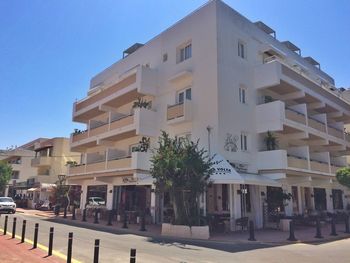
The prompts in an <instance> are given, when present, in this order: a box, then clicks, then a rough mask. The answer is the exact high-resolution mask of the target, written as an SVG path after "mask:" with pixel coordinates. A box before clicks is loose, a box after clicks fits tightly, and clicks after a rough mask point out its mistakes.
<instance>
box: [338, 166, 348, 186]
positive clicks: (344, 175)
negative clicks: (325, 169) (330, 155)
mask: <svg viewBox="0 0 350 263" xmlns="http://www.w3.org/2000/svg"><path fill="white" fill-rule="evenodd" d="M336 177H337V180H338V182H339V183H340V184H341V185H344V186H346V187H348V188H350V168H349V167H344V168H341V169H339V170H338V171H337V172H336Z"/></svg>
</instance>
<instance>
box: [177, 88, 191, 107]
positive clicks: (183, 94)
mask: <svg viewBox="0 0 350 263" xmlns="http://www.w3.org/2000/svg"><path fill="white" fill-rule="evenodd" d="M185 99H186V100H191V99H192V90H191V88H187V89H185V90H181V91H179V93H178V94H177V103H179V104H181V103H184V101H185Z"/></svg>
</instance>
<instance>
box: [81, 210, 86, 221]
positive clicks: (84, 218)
mask: <svg viewBox="0 0 350 263" xmlns="http://www.w3.org/2000/svg"><path fill="white" fill-rule="evenodd" d="M81 221H83V222H86V208H84V209H83V219H82V220H81Z"/></svg>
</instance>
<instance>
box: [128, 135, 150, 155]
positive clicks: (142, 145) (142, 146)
mask: <svg viewBox="0 0 350 263" xmlns="http://www.w3.org/2000/svg"><path fill="white" fill-rule="evenodd" d="M150 143H151V139H150V138H148V137H145V136H143V137H142V138H141V141H139V145H138V146H137V147H133V148H132V151H133V152H147V151H148V149H149V146H150Z"/></svg>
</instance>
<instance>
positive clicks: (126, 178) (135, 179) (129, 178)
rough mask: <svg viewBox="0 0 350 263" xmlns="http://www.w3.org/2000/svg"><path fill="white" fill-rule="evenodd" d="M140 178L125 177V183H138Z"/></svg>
mask: <svg viewBox="0 0 350 263" xmlns="http://www.w3.org/2000/svg"><path fill="white" fill-rule="evenodd" d="M137 181H138V180H137V178H135V177H123V183H124V184H130V183H136V182H137Z"/></svg>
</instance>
